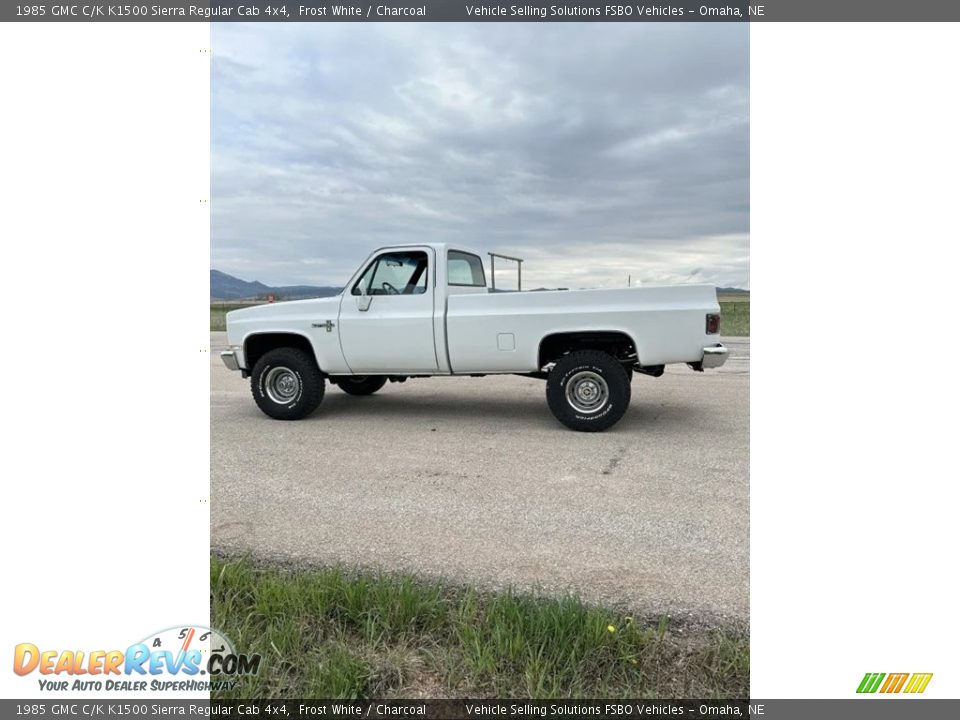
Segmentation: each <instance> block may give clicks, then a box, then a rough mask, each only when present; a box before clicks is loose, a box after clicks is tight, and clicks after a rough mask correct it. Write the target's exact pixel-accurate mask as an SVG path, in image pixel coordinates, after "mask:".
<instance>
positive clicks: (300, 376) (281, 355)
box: [250, 347, 324, 420]
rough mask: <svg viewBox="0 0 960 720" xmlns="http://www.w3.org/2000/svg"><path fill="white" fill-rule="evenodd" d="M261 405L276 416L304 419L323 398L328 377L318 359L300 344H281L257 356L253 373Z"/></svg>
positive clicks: (252, 386) (256, 397)
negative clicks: (280, 346)
mask: <svg viewBox="0 0 960 720" xmlns="http://www.w3.org/2000/svg"><path fill="white" fill-rule="evenodd" d="M250 391H251V392H252V393H253V399H254V400H255V401H256V403H257V407H259V408H260V409H261V410H263V412H264V413H266V414H267V415H269V416H270V417H272V418H274V419H275V420H300V419H301V418H305V417H307V415H309V414H310V413H312V412H313V411H314V410H316V409H317V406H318V405H320V401H321V400H323V391H324V379H323V375H322V374H321V372H320V368H318V367H317V363H316V361H315V360H314V359H313V357H311V356H310V355H308V354H307V353H305V352H304V351H303V350H299V349H297V348H290V347H284V348H277V349H276V350H271V351H270V352H268V353H265V354H264V356H263V357H261V358H260V359H259V360H257V364H256V365H254V366H253V372H252V373H251V374H250Z"/></svg>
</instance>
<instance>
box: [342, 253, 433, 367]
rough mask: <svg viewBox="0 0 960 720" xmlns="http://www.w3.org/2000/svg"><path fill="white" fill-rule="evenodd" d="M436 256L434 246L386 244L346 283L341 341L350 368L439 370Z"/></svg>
mask: <svg viewBox="0 0 960 720" xmlns="http://www.w3.org/2000/svg"><path fill="white" fill-rule="evenodd" d="M435 262H436V258H435V257H434V252H433V250H432V249H430V248H413V249H402V250H385V251H383V252H382V253H380V254H378V255H377V256H376V257H374V258H373V260H371V261H370V263H369V265H368V266H367V267H366V269H365V270H364V271H363V273H362V274H361V275H360V279H359V280H357V281H356V282H355V283H354V284H353V286H352V287H349V288H346V290H345V292H344V293H343V298H342V300H341V301H340V319H339V324H340V343H341V347H342V348H343V356H344V358H345V359H346V361H347V365H349V366H350V370H351V371H353V372H354V373H357V374H361V375H362V374H365V373H397V374H408V373H421V372H422V373H430V372H436V371H437V367H438V366H437V354H436V351H435V349H434V340H433V337H434V334H433V294H434V282H433V278H434V272H435V269H434V263H435Z"/></svg>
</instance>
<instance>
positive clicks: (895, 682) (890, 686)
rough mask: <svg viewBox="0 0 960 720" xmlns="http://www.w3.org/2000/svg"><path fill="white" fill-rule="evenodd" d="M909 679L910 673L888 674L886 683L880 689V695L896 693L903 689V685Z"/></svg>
mask: <svg viewBox="0 0 960 720" xmlns="http://www.w3.org/2000/svg"><path fill="white" fill-rule="evenodd" d="M908 677H910V673H890V674H889V675H887V681H886V682H885V683H884V684H883V687H881V688H880V692H882V693H898V692H900V690H901V689H902V688H903V684H904V683H905V682H906V681H907V678H908Z"/></svg>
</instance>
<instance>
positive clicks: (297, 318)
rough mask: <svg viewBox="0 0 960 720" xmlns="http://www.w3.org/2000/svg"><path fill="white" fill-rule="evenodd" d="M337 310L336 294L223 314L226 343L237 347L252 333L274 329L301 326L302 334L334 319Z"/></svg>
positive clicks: (255, 306)
mask: <svg viewBox="0 0 960 720" xmlns="http://www.w3.org/2000/svg"><path fill="white" fill-rule="evenodd" d="M339 311H340V295H334V296H333V297H326V298H315V299H312V300H291V301H290V302H278V303H270V304H268V305H254V306H252V307H248V308H240V309H239V310H231V311H230V312H228V313H227V340H228V342H229V343H230V344H231V345H239V344H241V343H242V342H243V338H244V337H246V336H247V335H249V334H250V333H252V332H264V331H268V330H271V329H275V328H276V327H278V323H279V324H280V326H282V327H287V328H291V329H292V328H294V327H300V326H302V329H303V330H304V331H306V330H307V329H308V328H310V326H311V323H313V322H316V321H318V320H325V319H328V318H329V319H335V318H336V317H337V314H338V313H339Z"/></svg>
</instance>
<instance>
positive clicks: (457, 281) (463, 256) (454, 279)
mask: <svg viewBox="0 0 960 720" xmlns="http://www.w3.org/2000/svg"><path fill="white" fill-rule="evenodd" d="M447 284H448V285H461V286H463V285H466V286H468V287H486V286H487V280H486V277H484V274H483V260H481V259H480V258H479V257H477V256H476V255H473V254H471V253H466V252H461V251H460V250H450V251H449V252H448V253H447Z"/></svg>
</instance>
